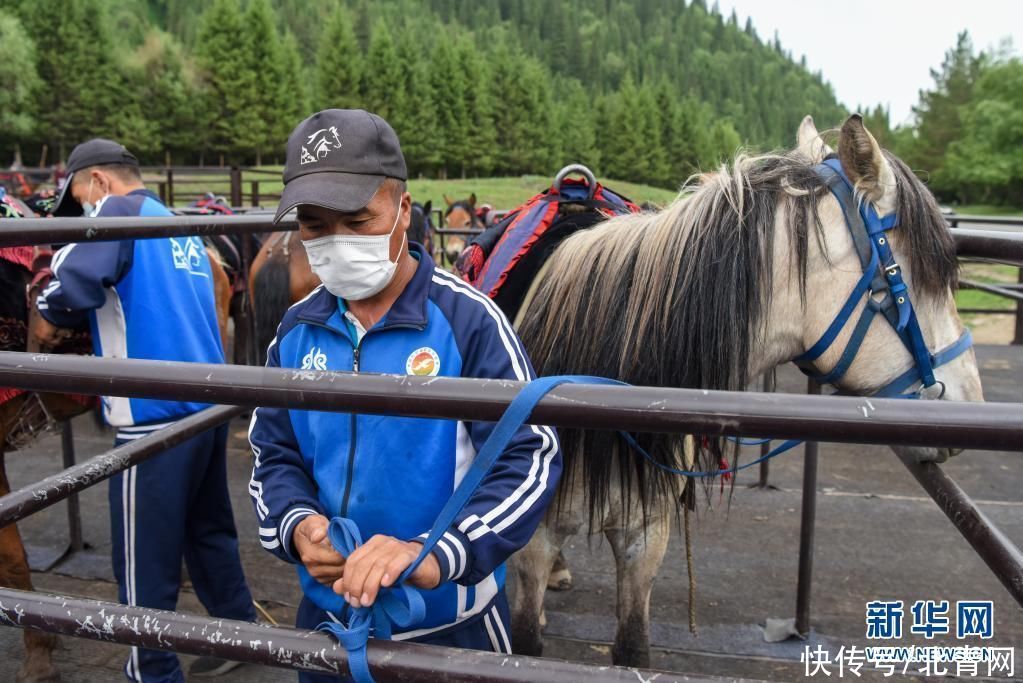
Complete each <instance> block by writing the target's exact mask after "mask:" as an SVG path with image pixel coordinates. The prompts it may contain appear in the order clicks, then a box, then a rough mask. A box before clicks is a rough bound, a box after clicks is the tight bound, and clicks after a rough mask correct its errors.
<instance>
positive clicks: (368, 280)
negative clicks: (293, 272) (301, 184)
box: [302, 200, 404, 301]
mask: <svg viewBox="0 0 1023 683" xmlns="http://www.w3.org/2000/svg"><path fill="white" fill-rule="evenodd" d="M400 217H401V201H400V200H399V202H398V215H397V216H395V217H394V225H392V226H391V230H390V232H388V233H387V234H386V235H328V236H326V237H318V238H316V239H314V240H302V245H303V246H304V247H305V251H306V255H307V256H308V257H309V266H310V267H311V268H312V269H313V272H314V273H316V277H318V278H320V281H322V282H323V286H324V287H326V288H327V291H328V292H330V293H331V294H333V295H334V296H337V297H341V298H342V299H344V300H346V301H359V300H361V299H368V298H369V297H371V296H373V295H374V294H377V293H379V292H380V291H382V290H383V289H384V287H386V286H387V285H389V284H390V282H391V280H392V279H394V272H395V270H396V269H397V268H398V264H397V262H395V261H392V260H391V235H393V234H394V229H395V228H396V227H398V219H399V218H400ZM402 245H403V246H404V236H403V237H402ZM400 253H401V251H400V250H399V254H400Z"/></svg>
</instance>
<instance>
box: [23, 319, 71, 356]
mask: <svg viewBox="0 0 1023 683" xmlns="http://www.w3.org/2000/svg"><path fill="white" fill-rule="evenodd" d="M72 334H73V332H72V331H71V330H65V329H64V328H62V327H57V326H56V325H54V324H53V323H51V322H50V321H49V320H47V319H46V318H44V317H43V316H41V315H40V316H36V318H35V320H34V324H33V325H32V336H33V337H35V340H36V341H37V342H38V344H39V346H40V347H41V348H44V349H45V348H53V347H54V346H58V345H59V344H60V343H61V342H62V341H64V340H65V339H67V338H68V337H70V336H71V335H72Z"/></svg>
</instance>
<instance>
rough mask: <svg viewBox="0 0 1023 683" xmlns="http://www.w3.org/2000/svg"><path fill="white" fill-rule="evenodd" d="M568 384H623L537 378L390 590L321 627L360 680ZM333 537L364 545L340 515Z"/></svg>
mask: <svg viewBox="0 0 1023 683" xmlns="http://www.w3.org/2000/svg"><path fill="white" fill-rule="evenodd" d="M562 384H619V385H620V384H622V382H617V381H615V380H609V379H606V378H604V377H585V376H556V377H542V378H540V379H536V380H534V381H532V382H530V383H529V384H527V385H526V386H525V387H523V389H522V391H520V392H519V394H518V395H517V396H516V397H515V399H514V400H513V401H512V402H511V404H510V405H509V406H508V409H507V410H506V411H505V413H504V415H502V416H501V419H500V420H499V421H498V423H497V425H496V426H495V427H494V431H493V432H491V433H490V437H489V438H488V439H487V441H486V443H484V444H483V448H481V449H480V451H479V453H477V454H476V458H475V459H474V460H473V463H472V466H471V467H470V468H469V470H468V471H467V472H466V473H465V476H464V477H463V478H462V481H461V482H460V483H459V484H458V488H456V489H455V492H454V494H452V496H451V498H450V499H448V502H447V503H445V504H444V508H443V509H442V510H441V511H440V514H439V515H437V520H436V521H435V522H434V523H433V528H432V529H431V530H430V533H429V535H428V536H427V538H426V541H425V542H424V543H423V549H422V550H421V551H419V556H418V557H416V559H415V561H414V562H413V563H412V564H411V565H409V567H408V569H406V570H405V571H404V572H402V575H401V576H400V577H399V578H398V580H397V581H396V582H395V584H394V586H392V587H390V588H381V590H380V593H379V594H378V596H377V599H376V602H374V604H373V606H371V607H352V606H350V605H347V604H346V605H345V607H344V608H343V609H342V611H341V614H339V615H331V616H332V621H325V622H323V623H322V624H320V625H319V626H317V627H316V628H317V630H320V631H327V632H329V633H332V634H333V635H334V637H336V638H337V640H338V642H339V643H340V644H341V646H342V647H344V649H345V651H346V652H347V653H348V669H349V671H350V672H351V675H352V678H353V679H354V680H355V682H356V683H374V681H373V676H372V675H371V674H370V671H369V662H368V661H367V658H366V643H367V641H368V640H369V637H370V636H371V635H372V636H373V637H374V638H379V639H381V640H389V639H390V638H391V633H392V630H393V627H394V626H397V627H399V628H408V627H410V626H413V625H414V624H416V623H418V622H420V621H422V619H423V617H424V616H425V613H426V608H425V606H424V603H423V596H422V595H420V594H419V592H418V591H417V590H416V589H415V588H413V587H411V586H410V585H408V584H407V583H406V582H407V580H408V578H409V577H410V576H412V574H413V573H414V572H415V571H416V569H417V568H418V567H419V565H420V564H421V563H422V561H423V560H424V559H425V558H426V556H427V555H428V554H429V553H430V551H431V550H433V547H434V546H435V545H436V544H437V541H438V540H440V538H441V536H443V535H444V532H445V531H447V530H448V528H450V526H451V525H452V524H453V523H454V521H455V516H456V515H458V513H459V512H460V511H461V510H462V508H463V507H465V504H466V503H467V502H468V501H469V498H470V497H471V496H472V494H473V492H474V491H476V489H477V488H478V487H479V485H480V483H481V482H482V481H483V478H484V477H485V476H486V475H487V472H489V471H490V468H491V467H493V465H494V463H495V462H497V459H498V458H499V457H501V454H502V453H504V451H505V448H507V446H508V443H509V442H510V441H511V439H512V437H514V436H515V433H516V432H517V431H518V430H519V428H520V427H522V425H523V424H525V422H526V420H527V419H528V418H529V416H530V414H531V413H532V412H533V408H534V407H535V406H536V404H537V403H538V402H539V401H540V399H542V398H543V397H544V396H546V395H547V394H548V392H550V391H551V389H554V388H555V387H557V386H559V385H562ZM328 537H329V538H330V542H331V544H332V545H333V546H334V548H335V549H336V550H337V551H338V552H339V553H341V554H342V555H344V556H345V557H348V556H349V555H350V554H351V553H352V552H353V551H354V550H355V549H356V548H358V547H359V546H360V545H361V544H362V536H361V535H360V533H359V528H358V526H357V525H356V524H355V522H354V521H352V520H351V519H347V518H344V517H335V518H334V519H332V520H331V521H330V527H329V529H328Z"/></svg>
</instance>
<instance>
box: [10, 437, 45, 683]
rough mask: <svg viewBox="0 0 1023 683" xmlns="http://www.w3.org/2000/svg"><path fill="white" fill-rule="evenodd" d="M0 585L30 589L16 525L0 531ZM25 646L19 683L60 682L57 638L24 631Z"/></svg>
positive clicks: (26, 561) (41, 632)
mask: <svg viewBox="0 0 1023 683" xmlns="http://www.w3.org/2000/svg"><path fill="white" fill-rule="evenodd" d="M10 491H11V487H10V485H9V484H8V482H7V472H6V468H5V467H4V459H3V454H2V453H0V496H3V495H7V494H8V493H10ZM0 585H2V586H7V587H9V588H17V589H18V590H23V591H30V590H32V574H31V571H30V570H29V568H28V557H27V556H26V555H25V546H24V545H22V542H21V534H19V533H18V527H17V525H15V524H9V525H7V526H5V527H3V528H2V529H0ZM22 639H23V641H24V643H25V661H24V662H22V665H21V670H19V671H18V675H17V680H18V682H19V683H44V682H46V681H59V680H60V674H59V673H58V672H57V670H56V669H55V668H54V667H53V657H52V654H53V648H54V647H55V646H56V645H57V636H55V635H53V634H52V633H44V632H43V631H35V630H32V629H25V630H24V631H23V633H22Z"/></svg>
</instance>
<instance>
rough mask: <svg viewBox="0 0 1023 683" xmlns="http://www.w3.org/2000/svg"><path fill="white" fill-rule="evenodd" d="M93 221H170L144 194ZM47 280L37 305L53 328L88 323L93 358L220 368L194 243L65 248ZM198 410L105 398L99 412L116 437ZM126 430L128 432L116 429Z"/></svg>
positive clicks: (202, 265) (207, 289)
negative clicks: (113, 218) (161, 218)
mask: <svg viewBox="0 0 1023 683" xmlns="http://www.w3.org/2000/svg"><path fill="white" fill-rule="evenodd" d="M95 215H96V216H98V217H103V218H108V217H111V216H170V215H173V214H171V212H170V211H169V210H168V209H167V207H165V206H164V205H163V204H161V203H160V200H159V199H157V197H156V196H155V195H154V194H153V193H152V192H150V191H148V190H135V191H133V192H131V193H129V194H127V195H124V196H117V195H111V196H108V197H106V198H105V199H104V200H103V201H102V202H101V203H100V204H99V206H98V208H97V211H96V213H95ZM51 268H52V269H53V273H54V279H53V280H52V281H51V282H50V284H49V285H48V286H47V287H46V289H45V290H44V291H43V293H42V294H41V295H40V296H39V298H38V299H37V302H36V303H37V305H38V307H39V311H40V313H41V314H42V316H43V317H44V318H46V319H47V320H49V321H50V322H51V323H53V324H54V325H57V326H58V327H60V326H64V327H67V326H71V325H76V324H79V323H81V322H82V321H83V319H84V317H85V316H86V315H88V318H89V322H90V325H91V327H92V341H93V348H94V350H95V353H96V355H97V356H108V357H111V358H142V359H150V360H154V359H155V360H175V361H190V362H194V363H223V362H224V352H223V348H222V347H221V343H220V331H219V328H218V327H217V314H216V307H215V304H214V299H213V281H212V274H211V272H210V263H209V259H208V257H207V255H206V249H205V248H204V247H203V243H202V240H201V239H199V238H198V237H164V238H153V239H140V240H122V241H118V242H84V243H81V244H69V245H67V246H66V247H64V248H63V249H61V250H60V251H58V252H57V253H56V255H54V257H53V263H52V266H51ZM205 407H206V405H205V404H202V403H190V402H186V401H158V400H153V399H145V398H121V397H108V398H104V399H103V409H104V410H103V412H104V416H105V418H106V420H107V422H108V423H110V424H111V425H113V426H115V427H120V428H122V429H121V434H120V435H122V436H125V437H127V436H128V435H129V434H131V435H133V436H135V437H137V436H138V435H139V434H140V433H142V432H144V431H146V430H145V429H144V427H142V426H144V425H151V426H154V427H156V426H161V425H162V424H163V423H166V422H168V421H172V420H175V419H179V418H181V417H184V416H186V415H191V414H192V413H195V412H197V411H199V410H201V409H203V408H205ZM140 425H142V426H140ZM123 428H128V429H123Z"/></svg>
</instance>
